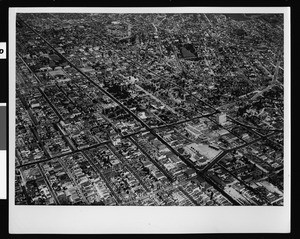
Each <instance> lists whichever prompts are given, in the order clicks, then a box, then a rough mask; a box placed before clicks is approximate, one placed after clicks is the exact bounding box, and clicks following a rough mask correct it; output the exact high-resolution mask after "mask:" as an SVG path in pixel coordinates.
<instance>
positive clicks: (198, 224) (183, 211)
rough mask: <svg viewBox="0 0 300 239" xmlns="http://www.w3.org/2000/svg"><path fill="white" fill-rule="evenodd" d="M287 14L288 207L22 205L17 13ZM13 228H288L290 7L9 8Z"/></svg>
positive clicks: (228, 230)
mask: <svg viewBox="0 0 300 239" xmlns="http://www.w3.org/2000/svg"><path fill="white" fill-rule="evenodd" d="M34 12H36V13H41V12H51V13H57V12H61V13H71V12H73V13H77V12H78V13H79V12H81V13H83V12H86V13H283V14H284V206H219V207H216V206H203V207H200V206H199V207H180V206H169V207H152V206H151V207H147V206H99V207H96V206H19V205H15V203H14V199H15V197H14V192H15V185H14V182H15V120H14V119H15V99H16V96H15V83H16V82H15V65H16V63H15V60H16V49H15V44H16V14H17V13H34ZM9 30H10V31H9V119H10V120H9V233H12V234H19V233H22V234H24V233H25V234H32V233H33V234H35V233H38V234H44V233H47V234H54V233H55V234H99V233H101V234H102V233H103V234H106V233H110V234H111V233H113V234H115V233H116V234H119V233H125V234H126V233H252V232H253V233H288V232H290V200H291V198H290V195H291V193H290V191H291V188H290V185H291V183H290V181H291V168H290V165H291V162H290V161H291V152H290V145H291V142H290V140H291V138H290V136H291V134H290V131H291V129H290V125H291V117H290V115H291V112H290V81H291V74H290V65H291V64H290V61H291V59H290V51H291V49H290V8H289V7H180V8H179V7H172V8H170V7H160V8H9Z"/></svg>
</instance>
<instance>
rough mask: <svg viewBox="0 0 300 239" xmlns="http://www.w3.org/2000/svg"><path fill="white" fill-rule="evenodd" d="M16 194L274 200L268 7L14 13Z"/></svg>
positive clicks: (279, 92)
mask: <svg viewBox="0 0 300 239" xmlns="http://www.w3.org/2000/svg"><path fill="white" fill-rule="evenodd" d="M16 25H17V31H16V52H17V55H16V161H15V162H16V170H15V172H16V180H15V203H16V204H18V205H26V204H27V205H56V204H57V205H145V206H146V205H148V206H150V205H151V206H169V205H170V206H171V205H172V206H176V205H178V206H191V205H198V206H205V205H208V206H219V205H283V71H284V69H283V16H282V15H281V14H259V15H256V14H247V15H245V14H87V13H86V14H79V13H66V14H63V13H34V14H29V13H27V14H25V13H24V14H17V22H16Z"/></svg>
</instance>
